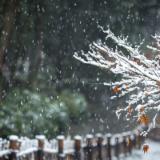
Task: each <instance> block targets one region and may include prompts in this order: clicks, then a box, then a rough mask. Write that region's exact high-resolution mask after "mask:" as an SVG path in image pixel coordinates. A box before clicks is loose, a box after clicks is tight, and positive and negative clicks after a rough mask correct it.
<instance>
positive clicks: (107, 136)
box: [106, 133, 112, 160]
mask: <svg viewBox="0 0 160 160" xmlns="http://www.w3.org/2000/svg"><path fill="white" fill-rule="evenodd" d="M111 137H112V135H111V134H110V133H109V134H107V135H106V138H107V158H108V160H111V158H112V157H111Z"/></svg>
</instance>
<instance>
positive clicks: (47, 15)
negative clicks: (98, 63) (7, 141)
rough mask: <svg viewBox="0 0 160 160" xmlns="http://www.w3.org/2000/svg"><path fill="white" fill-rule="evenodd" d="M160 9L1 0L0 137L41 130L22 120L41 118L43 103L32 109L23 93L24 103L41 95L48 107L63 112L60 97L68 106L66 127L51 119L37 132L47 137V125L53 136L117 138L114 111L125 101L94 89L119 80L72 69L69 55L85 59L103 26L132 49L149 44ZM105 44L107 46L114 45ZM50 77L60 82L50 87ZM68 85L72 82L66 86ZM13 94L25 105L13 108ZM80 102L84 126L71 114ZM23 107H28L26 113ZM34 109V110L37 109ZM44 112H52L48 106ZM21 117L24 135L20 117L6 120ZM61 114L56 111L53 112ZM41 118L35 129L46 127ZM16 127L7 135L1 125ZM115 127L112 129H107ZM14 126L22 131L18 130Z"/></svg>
mask: <svg viewBox="0 0 160 160" xmlns="http://www.w3.org/2000/svg"><path fill="white" fill-rule="evenodd" d="M159 4H160V3H159V1H158V0H153V1H149V0H146V1H143V0H130V1H128V0H115V1H112V0H107V1H100V0H94V1H93V0H88V1H81V0H74V1H72V0H65V1H61V0H38V1H35V0H28V1H26V0H24V1H20V0H8V1H7V0H1V1H0V36H1V38H0V109H1V112H2V113H3V115H2V114H1V116H0V118H1V120H3V121H1V128H3V131H4V132H1V134H0V136H6V135H7V134H13V133H14V134H18V133H19V134H28V133H29V132H30V128H33V127H35V128H38V125H39V124H38V123H36V122H35V123H31V122H30V121H28V118H27V117H28V114H29V113H30V112H33V113H32V114H33V115H34V114H35V115H36V114H37V116H38V114H39V115H40V112H41V110H42V109H43V108H44V104H43V100H41V101H38V102H37V104H36V103H32V99H31V98H30V99H28V100H27V95H26V94H23V93H24V92H25V91H26V90H27V93H28V96H29V95H32V94H36V95H37V96H39V97H40V99H41V96H42V97H43V98H44V97H46V98H47V97H48V98H49V99H50V100H49V101H51V102H49V104H52V103H53V104H54V103H58V104H59V105H60V103H61V101H62V100H60V99H58V98H57V96H58V97H60V98H61V99H63V100H64V99H65V101H66V102H65V103H66V104H68V105H67V107H66V108H68V107H70V109H69V111H70V112H68V111H66V114H67V116H68V117H70V120H68V121H66V120H65V119H64V120H63V123H59V122H57V121H58V120H54V116H53V119H50V120H48V119H47V118H46V121H45V122H44V123H43V124H44V125H42V126H43V127H42V126H41V131H42V132H43V133H44V134H46V135H47V136H50V137H51V132H50V131H48V132H45V131H46V130H47V129H46V128H45V127H46V126H47V125H45V123H47V124H48V125H50V124H52V125H53V128H54V129H53V130H54V131H55V133H57V134H58V133H62V132H64V131H65V132H66V134H72V133H73V134H74V133H77V134H83V133H85V132H96V131H99V132H119V131H120V128H121V126H118V125H117V124H116V122H117V120H116V117H115V115H114V110H115V109H117V107H118V106H120V105H124V103H123V98H122V99H120V100H117V101H116V102H114V103H112V101H111V100H109V97H110V96H111V94H113V91H111V90H110V88H108V87H104V86H103V85H101V84H95V83H99V82H101V83H102V82H105V81H110V80H111V79H113V80H114V79H115V80H116V79H118V78H120V77H118V76H116V77H114V76H113V75H112V74H111V73H110V72H108V71H105V70H101V69H98V68H96V67H93V66H89V65H85V64H81V63H80V62H77V61H76V60H75V59H74V58H73V53H74V52H75V51H80V50H81V49H83V50H84V51H86V52H87V51H88V45H89V44H90V43H91V42H92V41H99V40H100V39H103V40H104V38H105V37H104V35H103V33H102V31H100V30H99V29H97V22H98V23H99V24H100V25H101V26H104V27H107V26H109V27H110V28H111V29H112V31H113V32H114V33H116V34H117V35H119V34H122V35H125V36H127V35H129V40H130V42H131V43H134V44H135V45H136V44H137V43H139V42H141V41H142V39H143V38H145V44H146V43H147V44H148V43H151V37H150V35H154V34H155V33H157V34H158V33H159V23H160V21H159V16H160V7H159ZM109 43H110V45H111V46H112V43H111V42H109ZM144 46H145V45H144ZM142 50H143V46H142ZM143 52H144V53H146V52H147V53H148V56H149V57H148V58H152V53H150V52H149V51H146V50H143ZM50 76H52V77H53V78H54V77H55V78H56V79H57V81H58V82H59V83H57V82H55V83H54V84H52V85H50V84H49V83H48V80H49V78H50ZM65 79H69V81H68V82H65V81H64V80H65ZM73 79H74V80H73ZM81 79H86V80H87V79H90V80H92V83H91V84H88V83H86V82H85V80H84V81H83V82H82V80H81ZM17 88H18V89H17ZM17 90H20V91H21V92H22V95H21V97H22V98H23V100H22V99H21V101H22V102H23V104H24V105H21V107H20V106H19V105H18V104H20V99H18V96H16V97H15V96H13V95H14V92H15V94H16V92H17ZM65 91H69V92H68V94H64V93H65ZM21 92H20V93H21ZM77 94H79V96H77V97H74V96H71V95H77ZM65 96H66V97H65ZM51 97H54V99H53V100H52V98H51ZM78 97H83V101H84V103H85V104H86V109H85V110H84V111H83V113H86V115H87V119H85V118H84V117H85V116H82V121H79V118H80V117H79V116H78V115H81V113H80V110H77V109H76V108H74V107H73V105H76V103H75V102H74V101H75V98H76V99H78ZM43 98H42V99H43ZM80 99H81V98H80ZM68 100H69V102H68ZM28 103H32V105H30V107H29V106H28V105H27V104H28ZM70 103H71V104H72V105H71V104H70ZM79 103H80V102H79ZM16 104H17V105H16ZM37 105H38V106H39V107H36V106H37ZM45 105H46V106H47V107H49V105H48V103H47V104H45ZM6 107H7V109H6ZM75 107H77V106H75ZM80 108H81V107H80ZM50 110H51V109H46V110H45V112H44V113H45V114H46V115H47V114H48V112H50ZM111 110H112V112H111ZM12 111H13V112H12ZM18 112H20V113H21V114H22V115H24V119H26V121H28V123H29V124H30V126H28V127H27V128H28V129H26V131H25V132H24V131H22V130H23V129H22V128H23V127H22V126H23V125H22V123H25V122H23V120H22V117H21V116H19V120H18V118H17V120H14V121H12V122H11V121H7V120H8V119H9V117H10V115H12V116H13V117H16V114H18ZM27 112H29V113H27ZM60 112H61V110H59V112H58V113H59V114H60ZM25 115H26V117H25ZM53 115H55V114H54V113H53ZM42 117H43V118H40V117H39V120H38V121H37V122H39V121H40V119H41V121H44V119H45V115H44V114H43V115H42ZM33 118H34V116H33ZM59 118H60V116H59ZM5 119H6V123H4V120H5ZM21 120H22V121H21ZM20 121H21V122H20ZM121 121H123V119H122V120H121ZM13 122H14V123H15V125H14V127H13V129H10V130H9V129H8V127H7V125H6V124H7V123H8V126H9V123H10V125H11V124H12V125H13ZM66 122H67V123H66ZM79 122H80V124H79ZM93 122H94V123H93ZM20 123H21V124H20ZM112 123H114V125H111V124H112ZM84 124H85V125H86V126H87V124H89V126H90V127H88V126H87V127H85V128H86V131H84V130H83V132H82V131H81V127H82V126H84ZM94 124H96V126H98V127H95V126H94ZM124 125H125V124H124ZM131 126H132V125H131ZM19 127H20V128H21V129H18V128H19ZM67 127H68V128H69V127H71V128H72V129H71V130H72V132H69V131H68V128H67ZM74 127H77V128H78V129H75V128H74ZM55 128H56V129H55ZM93 128H94V130H95V131H93ZM123 128H124V127H123ZM128 129H130V128H128ZM35 130H37V131H33V130H32V131H33V133H32V136H34V135H35V134H39V133H40V130H38V129H35ZM48 130H49V129H48ZM42 132H41V134H43V133H42ZM30 135H31V134H30Z"/></svg>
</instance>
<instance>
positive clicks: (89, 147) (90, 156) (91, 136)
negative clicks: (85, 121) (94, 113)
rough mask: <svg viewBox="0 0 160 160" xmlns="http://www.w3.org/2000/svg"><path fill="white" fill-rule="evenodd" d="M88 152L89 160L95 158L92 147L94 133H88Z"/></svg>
mask: <svg viewBox="0 0 160 160" xmlns="http://www.w3.org/2000/svg"><path fill="white" fill-rule="evenodd" d="M86 138H87V153H88V160H93V148H92V143H93V135H91V134H87V135H86Z"/></svg>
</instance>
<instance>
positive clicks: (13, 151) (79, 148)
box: [0, 126, 152, 160]
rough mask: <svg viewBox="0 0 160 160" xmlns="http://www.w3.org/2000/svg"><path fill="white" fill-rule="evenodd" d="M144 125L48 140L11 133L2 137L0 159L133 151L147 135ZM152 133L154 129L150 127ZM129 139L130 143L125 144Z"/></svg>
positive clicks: (85, 157)
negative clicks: (116, 130)
mask: <svg viewBox="0 0 160 160" xmlns="http://www.w3.org/2000/svg"><path fill="white" fill-rule="evenodd" d="M144 129H145V128H144V126H139V127H137V128H136V129H135V130H134V131H133V132H124V133H121V134H114V135H111V134H106V135H105V136H103V135H102V134H96V136H95V137H94V136H93V135H86V137H85V138H83V139H82V137H81V136H75V137H74V140H71V139H70V137H68V138H67V139H65V137H64V136H57V139H53V140H51V141H48V140H47V139H46V138H45V136H36V139H28V138H26V137H21V138H18V137H17V136H10V137H9V141H7V140H3V139H0V160H6V159H9V160H43V159H45V160H52V159H56V160H96V159H99V160H103V159H106V158H108V159H111V158H112V157H117V158H118V157H120V156H126V155H127V154H131V152H132V149H133V148H137V149H140V146H141V144H142V143H143V142H144V137H143V136H140V133H141V132H142V131H143V130H144ZM151 133H152V131H151ZM126 139H129V141H130V144H129V146H127V145H126Z"/></svg>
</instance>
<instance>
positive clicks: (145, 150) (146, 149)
mask: <svg viewBox="0 0 160 160" xmlns="http://www.w3.org/2000/svg"><path fill="white" fill-rule="evenodd" d="M148 149H149V146H148V145H147V144H144V145H143V149H142V151H143V152H144V153H145V152H147V151H148Z"/></svg>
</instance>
